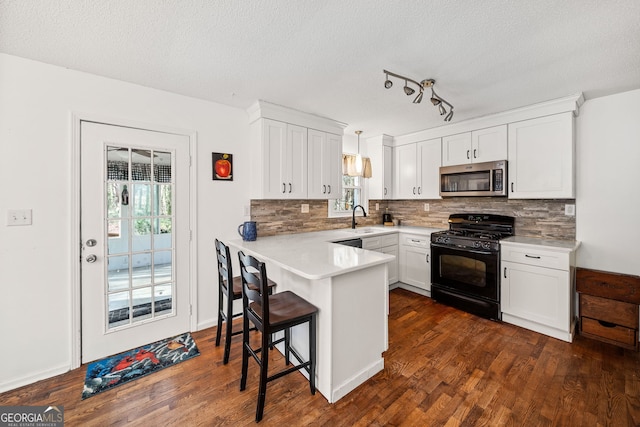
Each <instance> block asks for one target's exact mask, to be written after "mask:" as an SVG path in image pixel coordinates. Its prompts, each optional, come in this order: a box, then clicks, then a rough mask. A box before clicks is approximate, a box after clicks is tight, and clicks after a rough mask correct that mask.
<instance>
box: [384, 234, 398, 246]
mask: <svg viewBox="0 0 640 427" xmlns="http://www.w3.org/2000/svg"><path fill="white" fill-rule="evenodd" d="M397 244H398V235H397V234H396V233H394V234H385V235H382V236H380V246H381V247H383V248H384V247H385V246H393V245H397Z"/></svg>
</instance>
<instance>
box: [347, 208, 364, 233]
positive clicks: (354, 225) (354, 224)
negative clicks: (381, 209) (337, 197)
mask: <svg viewBox="0 0 640 427" xmlns="http://www.w3.org/2000/svg"><path fill="white" fill-rule="evenodd" d="M358 208H360V209H362V215H364V216H365V217H366V216H367V213H366V212H365V210H364V208H363V207H362V205H356V206H354V207H353V214H352V215H351V228H352V229H353V230H355V228H356V209H358Z"/></svg>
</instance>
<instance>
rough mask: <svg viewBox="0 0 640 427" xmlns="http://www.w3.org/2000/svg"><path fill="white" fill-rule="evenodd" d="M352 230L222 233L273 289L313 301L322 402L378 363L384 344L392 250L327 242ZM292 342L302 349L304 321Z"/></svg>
mask: <svg viewBox="0 0 640 427" xmlns="http://www.w3.org/2000/svg"><path fill="white" fill-rule="evenodd" d="M357 233H358V230H356V231H353V230H349V229H342V230H328V231H319V232H311V233H300V234H288V235H279V236H272V237H259V238H258V239H257V240H256V241H251V242H246V241H243V240H232V241H229V245H230V246H231V247H232V248H233V249H235V250H242V251H243V252H244V253H246V254H250V255H253V256H255V257H256V258H258V259H260V260H261V261H264V262H265V263H266V265H267V275H268V276H269V278H271V279H273V280H274V281H276V282H277V283H278V286H277V289H276V292H282V291H286V290H290V291H292V292H295V293H296V294H298V295H299V296H301V297H302V298H305V299H306V300H307V301H309V302H311V303H312V304H314V305H315V306H316V307H318V309H319V311H318V322H317V324H318V330H317V339H318V342H317V368H316V388H317V389H318V391H319V392H320V393H321V394H322V395H323V396H324V397H325V398H326V399H327V400H328V401H329V403H334V402H336V401H338V400H339V399H341V398H342V397H344V396H345V395H346V394H347V393H349V392H350V391H352V390H353V389H355V388H356V387H357V386H359V385H360V384H362V383H363V382H365V381H366V380H367V379H369V378H371V377H372V376H373V375H375V374H376V373H377V372H379V371H381V370H382V369H383V368H384V358H383V357H382V353H383V352H384V351H385V350H386V349H387V347H388V335H387V334H388V330H387V314H388V279H387V263H388V262H390V261H393V260H394V257H393V256H392V255H386V254H383V253H379V252H374V251H368V250H364V249H360V248H355V247H351V246H344V245H339V244H336V243H333V242H336V241H339V240H344V239H348V238H355V237H359V236H358V234H357ZM383 234H384V233H383ZM292 342H293V345H294V347H295V348H296V349H297V350H298V351H299V352H300V354H301V355H302V357H303V358H306V357H308V347H307V342H308V331H307V330H306V328H298V329H296V328H294V330H293V333H292ZM304 374H305V375H306V372H304Z"/></svg>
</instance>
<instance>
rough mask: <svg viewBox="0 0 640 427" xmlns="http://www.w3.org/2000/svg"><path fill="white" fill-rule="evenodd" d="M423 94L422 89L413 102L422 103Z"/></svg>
mask: <svg viewBox="0 0 640 427" xmlns="http://www.w3.org/2000/svg"><path fill="white" fill-rule="evenodd" d="M422 95H423V92H422V91H420V93H419V94H418V96H416V99H414V100H413V103H414V104H420V102H421V101H422Z"/></svg>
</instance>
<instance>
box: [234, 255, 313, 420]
mask: <svg viewBox="0 0 640 427" xmlns="http://www.w3.org/2000/svg"><path fill="white" fill-rule="evenodd" d="M238 257H239V258H240V277H241V278H242V311H243V331H244V334H243V339H242V377H241V379H240V390H241V391H242V390H244V389H245V387H246V385H247V370H248V364H249V355H251V356H252V357H253V359H254V360H255V361H256V362H257V363H258V366H260V384H259V386H258V404H257V408H256V422H259V421H260V420H261V419H262V415H263V413H264V403H265V399H266V393H267V383H269V382H270V381H273V380H275V379H278V378H280V377H283V376H285V375H287V374H290V373H292V372H296V371H299V370H300V369H304V370H306V371H307V373H308V375H309V386H310V389H311V394H315V393H316V382H315V369H316V315H317V313H318V308H317V307H316V306H314V305H313V304H311V303H309V302H308V301H307V300H305V299H303V298H301V297H300V296H298V295H296V294H295V293H293V292H291V291H285V292H278V293H275V294H269V286H268V278H267V270H266V267H265V264H264V263H263V262H260V261H258V260H257V259H256V258H254V257H252V256H250V255H245V254H244V253H243V252H242V251H240V252H238ZM250 323H252V324H253V325H254V327H255V328H256V329H257V330H258V331H260V332H261V335H262V336H261V340H260V344H261V345H260V347H259V348H252V347H251V344H250V342H249V325H250ZM305 323H307V324H308V327H309V358H308V360H307V361H303V358H302V357H301V356H300V354H299V353H298V352H297V351H296V350H295V349H294V348H293V347H291V328H292V327H294V326H297V325H302V324H305ZM281 331H284V337H283V338H280V339H278V340H276V341H273V342H271V335H272V334H274V333H277V332H281ZM281 342H284V350H285V363H286V365H287V366H289V365H290V356H291V355H293V357H294V358H295V359H296V360H297V362H298V363H297V364H295V365H293V366H291V367H289V368H285V369H283V370H281V371H279V372H277V373H275V374H273V375H268V368H269V354H268V352H266V349H267V347H269V346H271V345H275V344H279V343H281Z"/></svg>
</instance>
